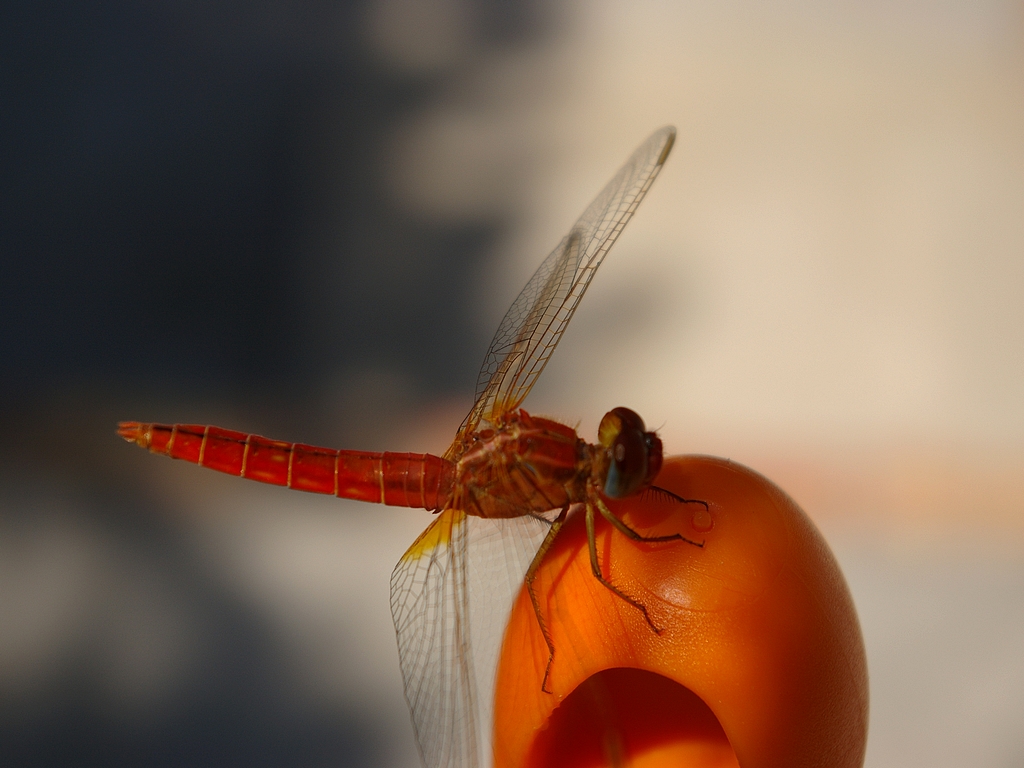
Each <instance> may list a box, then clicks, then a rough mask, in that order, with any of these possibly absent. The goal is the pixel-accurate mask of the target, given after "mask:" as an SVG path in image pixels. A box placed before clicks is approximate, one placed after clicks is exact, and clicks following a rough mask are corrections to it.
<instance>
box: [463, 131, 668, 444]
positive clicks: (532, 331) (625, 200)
mask: <svg viewBox="0 0 1024 768" xmlns="http://www.w3.org/2000/svg"><path fill="white" fill-rule="evenodd" d="M675 136H676V130H675V128H673V127H672V126H666V127H665V128H662V129H661V130H659V131H657V132H655V133H654V134H653V135H652V136H651V137H650V138H648V139H647V141H645V142H644V143H643V144H641V145H640V146H639V147H638V148H637V150H636V151H635V152H634V153H633V155H632V156H631V157H630V158H629V160H627V161H626V164H625V165H624V166H622V168H621V169H620V170H619V172H618V173H617V174H615V177H614V178H613V179H612V180H611V181H610V182H608V184H607V185H606V186H605V188H604V189H602V190H601V193H600V194H599V195H598V196H597V197H596V198H595V199H594V201H593V202H592V203H591V204H590V206H589V207H588V208H587V210H586V211H584V212H583V215H582V216H580V218H579V221H577V222H576V223H575V224H574V225H573V228H572V229H571V230H570V232H569V234H568V235H566V237H565V238H564V239H563V240H562V242H561V243H559V244H558V247H557V248H555V250H554V251H552V252H551V254H550V255H549V256H548V257H547V258H546V259H545V260H544V262H543V263H542V264H541V265H540V267H539V268H538V269H537V271H536V272H535V273H534V274H533V277H531V278H530V280H529V282H527V283H526V287H525V288H523V290H522V292H521V293H520V294H519V296H518V297H517V298H516V300H515V301H514V302H512V306H511V307H510V308H509V310H508V312H507V313H506V314H505V317H504V319H503V320H502V321H501V324H500V325H499V326H498V331H497V333H495V334H494V339H492V341H491V346H490V347H489V348H488V350H487V354H486V355H485V356H484V363H483V366H482V367H481V369H480V375H479V377H478V378H477V388H476V402H475V405H474V406H473V409H472V410H471V411H470V413H469V415H468V416H467V417H466V420H465V421H464V422H463V424H462V428H461V430H460V431H469V430H473V429H475V428H476V426H477V425H478V424H479V422H480V421H481V419H486V420H489V421H493V420H494V419H495V417H497V416H498V415H500V414H502V413H505V412H507V411H510V410H513V409H514V408H517V407H518V406H519V404H520V403H522V402H523V399H524V398H525V397H526V395H527V394H528V393H529V391H530V389H531V388H532V387H533V385H534V383H535V382H536V380H537V377H538V376H539V375H540V373H541V371H542V370H544V366H545V365H546V364H547V361H548V358H550V357H551V353H552V352H554V350H555V347H556V346H557V345H558V342H559V340H560V339H561V338H562V333H563V332H564V331H565V328H566V326H567V325H568V324H569V321H570V320H571V319H572V316H573V313H574V312H575V311H576V307H577V305H578V304H579V302H580V299H581V298H582V297H583V294H584V293H585V292H586V290H587V287H588V286H589V285H590V281H591V280H592V279H593V277H594V273H595V272H596V271H597V268H598V267H599V266H601V262H602V261H603V260H604V257H605V254H607V253H608V249H609V248H611V247H612V244H613V243H614V242H615V240H616V238H618V236H619V233H620V232H622V229H623V227H625V226H626V223H627V222H628V221H629V219H630V218H631V217H632V216H633V212H634V211H636V208H637V206H638V205H639V204H640V201H641V200H643V198H644V195H646V194H647V190H648V189H649V188H650V186H651V184H652V183H653V182H654V179H655V177H656V176H657V175H658V172H659V171H660V170H661V166H662V165H663V164H664V162H665V158H667V157H668V153H669V151H670V150H671V149H672V144H673V142H674V141H675Z"/></svg>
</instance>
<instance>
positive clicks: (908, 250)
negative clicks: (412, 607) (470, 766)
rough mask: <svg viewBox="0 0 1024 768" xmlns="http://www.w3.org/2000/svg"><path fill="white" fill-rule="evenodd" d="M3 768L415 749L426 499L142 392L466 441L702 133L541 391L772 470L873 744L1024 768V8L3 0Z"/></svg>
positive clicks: (992, 0) (588, 422) (568, 411)
mask: <svg viewBox="0 0 1024 768" xmlns="http://www.w3.org/2000/svg"><path fill="white" fill-rule="evenodd" d="M4 17H5V22H4V24H3V25H2V26H3V28H2V30H0V71H2V72H3V73H4V74H3V78H2V80H0V100H2V101H0V113H2V114H3V118H2V119H0V140H2V144H3V146H4V151H3V153H2V155H0V195H2V206H0V222H2V223H0V437H2V439H0V451H2V456H0V756H2V757H0V763H3V764H4V765H11V766H56V765H62V766H76V765H82V766H85V765H125V766H128V765H131V766H162V765H210V766H220V765H234V764H246V765H251V766H260V765H268V766H270V765H273V766H281V765H303V766H321V765H322V766H414V765H417V756H416V751H415V746H414V744H413V739H412V729H411V726H410V724H409V719H408V715H407V712H406V707H405V702H404V699H403V697H402V692H401V679H400V675H399V672H398V664H397V652H396V649H395V643H394V636H393V630H392V626H391V618H390V612H389V608H388V578H389V574H390V571H391V568H392V566H393V564H394V563H395V562H396V561H397V559H398V558H399V556H400V555H401V553H402V552H403V551H404V549H405V548H406V546H408V544H409V543H410V542H411V541H412V540H413V538H414V537H415V536H416V534H417V533H418V532H419V530H421V529H422V528H423V527H424V526H425V525H426V523H427V522H428V516H427V514H426V513H425V512H423V511H422V510H421V511H418V512H417V511H415V510H395V509H387V508H381V507H375V506H372V505H360V504H356V503H348V502H339V501H337V500H333V499H331V498H327V497H314V496H306V495H303V494H296V493H289V492H287V491H285V490H283V489H279V488H271V487H267V486H261V485H257V484H252V483H244V482H241V481H238V480H236V479H233V478H229V477H226V476H221V475H217V474H215V473H212V472H204V471H200V470H198V469H197V468H195V467H192V466H189V465H186V464H183V463H180V462H171V461H167V460H162V459H158V458H154V457H152V456H148V455H147V454H145V453H144V452H142V451H140V450H138V449H134V448H131V447H130V446H127V445H125V444H124V443H123V442H121V441H120V440H119V439H118V438H117V437H116V436H115V435H114V426H115V422H116V421H117V420H119V419H141V420H145V421H163V422H191V423H214V424H219V425H222V426H225V427H229V428H235V429H242V430H246V431H253V432H258V433H261V434H266V435H270V436H273V437H276V438H280V439H285V440H292V441H302V442H307V443H313V444H322V445H328V446H333V447H347V448H363V449H376V450H382V449H389V450H415V451H434V452H438V451H442V450H443V449H444V448H445V446H446V445H447V443H448V442H449V441H450V440H451V437H452V435H453V434H454V430H455V428H456V427H457V426H458V424H459V422H460V421H461V418H462V416H463V415H464V414H465V412H466V411H467V410H468V408H469V406H470V404H471V399H472V394H473V386H474V383H475V378H476V369H477V366H478V365H479V362H480V361H481V359H482V357H483V353H484V351H485V349H486V346H487V342H488V340H489V339H490V336H491V334H492V333H493V331H494V329H495V328H496V326H497V323H498V321H499V320H500V318H501V316H502V315H503V313H504V311H505V309H506V308H507V306H508V304H509V303H510V302H511V300H512V299H513V298H514V297H515V295H516V294H517V293H518V291H519V289H520V287H521V286H522V284H523V283H524V281H525V280H526V278H527V277H528V276H529V275H530V273H531V272H532V271H533V269H534V268H535V267H536V265H537V264H539V262H540V260H541V259H542V258H543V257H544V256H545V255H546V254H547V253H548V252H549V251H550V250H551V248H552V247H553V246H554V245H555V244H556V243H557V242H558V240H559V239H560V238H561V237H562V235H563V234H565V232H566V231H567V230H568V228H569V226H570V225H571V223H572V222H573V221H574V220H575V218H576V216H577V215H578V214H579V213H580V212H581V211H582V210H583V208H584V207H585V206H586V204H587V203H588V202H589V201H590V199H591V198H592V197H593V195H595V194H596V193H597V191H598V190H599V189H600V188H601V186H602V185H603V184H604V182H605V181H607V179H608V178H610V177H611V175H612V174H613V173H614V172H615V170H617V168H618V167H619V165H620V164H621V163H622V162H623V161H624V160H625V159H626V157H627V156H628V155H629V153H630V152H631V151H632V150H633V148H634V147H635V146H636V145H637V144H639V143H640V141H642V140H643V139H644V138H645V137H646V136H647V135H648V134H650V133H651V132H652V131H653V130H654V129H655V128H657V127H659V126H661V125H663V124H666V123H672V124H675V125H676V126H677V127H678V129H679V135H678V139H677V143H676V148H675V150H674V152H673V155H672V157H671V158H670V160H669V162H668V163H667V165H666V167H665V169H664V172H663V173H662V174H661V176H660V177H659V179H658V181H657V183H656V184H655V186H654V187H653V189H652V191H651V194H650V196H649V197H648V199H647V200H646V202H645V203H644V205H643V206H642V207H641V208H640V210H639V213H638V214H637V216H636V218H635V220H634V222H633V223H632V224H631V225H630V227H629V229H627V231H626V232H625V234H624V235H623V237H622V238H621V240H620V242H619V244H618V245H617V247H616V249H615V252H614V253H613V254H612V257H611V258H610V259H609V260H608V262H607V264H606V265H605V266H604V267H603V268H602V273H601V274H600V275H599V276H598V278H597V279H596V280H595V282H594V285H593V287H592V289H591V291H590V295H589V296H588V298H587V300H586V301H585V302H584V303H583V304H582V306H581V309H580V311H579V313H578V314H577V316H576V319H575V321H574V323H573V325H572V327H571V328H570V329H569V331H568V332H567V333H566V335H565V338H564V340H563V343H562V345H561V347H560V348H559V351H558V353H557V354H556V355H555V357H554V358H553V361H552V363H551V364H550V366H549V367H548V369H547V371H546V372H545V375H544V377H543V378H542V380H541V383H540V384H539V385H538V387H537V388H536V390H535V392H534V393H533V394H532V395H531V398H530V399H529V400H528V401H527V406H529V408H530V410H531V411H532V412H535V413H542V414H545V415H550V416H554V417H557V418H560V419H564V420H566V421H567V422H568V423H573V424H575V423H579V424H580V425H581V426H580V428H581V431H582V433H583V435H584V436H585V437H587V438H589V439H593V437H594V434H595V432H596V425H597V422H598V420H599V419H600V417H601V415H602V414H603V413H604V412H605V411H606V410H608V409H609V408H611V407H614V406H617V405H627V406H629V407H632V408H634V409H636V410H637V411H639V412H640V413H642V414H643V415H644V417H645V419H646V420H647V421H648V423H649V424H650V425H652V426H654V427H657V428H660V430H661V432H662V435H663V437H664V439H665V444H666V449H667V450H668V451H669V452H671V453H710V454H717V455H722V456H728V457H731V458H732V459H735V460H737V461H741V462H743V463H746V464H748V465H750V466H752V467H754V468H755V469H757V470H759V471H761V472H762V473H764V474H766V475H768V476H769V477H771V478H772V479H774V480H775V481H776V482H777V483H779V484H780V485H781V486H782V487H783V488H785V489H786V490H788V491H789V492H790V494H791V495H793V496H794V498H796V500H797V501H798V502H799V503H800V504H801V505H802V506H803V507H804V508H805V509H806V510H807V512H808V513H809V514H810V515H811V517H812V518H813V519H814V520H815V521H816V523H817V524H818V525H819V527H820V528H821V529H822V530H823V532H824V533H825V535H826V537H827V538H828V540H829V542H830V544H831V545H832V547H833V549H834V551H835V553H836V556H837V557H838V559H839V561H840V564H841V566H842V567H843V569H844V572H845V574H846V576H847V579H848V581H849V584H850V587H851V590H852V592H853V595H854V599H855V601H856V603H857V606H858V609H859V611H860V617H861V621H862V626H863V630H864V635H865V641H866V644H867V649H868V656H869V668H870V673H871V727H870V736H869V745H868V756H867V765H868V766H872V767H877V768H883V767H887V766H930V767H935V766H963V765H973V766H1020V765H1024V652H1022V650H1021V649H1022V648H1024V386H1022V383H1024V300H1022V295H1024V5H1022V4H1021V3H1020V2H1019V1H1014V2H1010V1H1009V0H981V1H980V2H979V1H977V0H975V1H974V2H967V1H966V0H937V1H936V2H931V3H924V2H918V1H917V0H897V2H891V3H877V2H861V1H858V2H854V1H853V0H838V1H834V2H811V0H792V1H790V2H784V3H778V4H774V5H772V6H770V7H768V6H765V5H764V4H761V3H754V2H749V0H734V1H728V2H722V3H678V2H667V1H662V2H657V1H655V0H639V1H636V0H634V1H632V2H627V0H599V1H598V2H591V3H582V2H580V3H542V2H539V1H538V0H534V1H533V2H530V1H529V0H523V1H521V2H498V1H497V0H438V1H437V2H425V1H423V2H420V1H418V0H366V1H365V2H359V3H356V2H348V3H345V2H343V3H328V2H318V1H317V0H312V1H310V2H278V1H277V0H256V1H255V2H250V3H219V4H213V5H208V4H196V3H173V2H161V1H160V0H157V1H155V2H150V3H144V4H143V3H119V2H115V1H113V0H99V1H98V2H90V3H83V2H74V1H73V0H72V1H70V2H63V3H60V2H56V3H20V4H12V5H9V6H8V7H7V8H6V11H5V13H4Z"/></svg>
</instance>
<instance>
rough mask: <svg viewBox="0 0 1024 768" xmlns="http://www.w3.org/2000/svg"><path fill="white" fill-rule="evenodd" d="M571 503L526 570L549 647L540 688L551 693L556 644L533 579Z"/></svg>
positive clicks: (529, 587) (527, 587) (528, 585)
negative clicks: (549, 682) (541, 607)
mask: <svg viewBox="0 0 1024 768" xmlns="http://www.w3.org/2000/svg"><path fill="white" fill-rule="evenodd" d="M569 506H570V505H569V504H566V505H565V506H564V507H563V508H562V511H561V512H559V513H558V517H556V518H555V519H554V520H552V521H551V528H550V529H549V530H548V532H547V535H546V536H545V537H544V541H543V542H541V545H540V548H539V549H538V550H537V554H535V555H534V556H533V562H531V563H530V567H529V568H528V569H527V570H526V577H525V579H524V581H525V582H526V591H527V592H528V593H529V594H530V602H531V603H533V612H534V614H535V615H536V616H537V624H538V625H539V626H540V633H541V634H542V635H543V636H544V644H545V645H547V647H548V664H547V666H546V667H545V668H544V679H543V680H542V681H541V684H540V689H541V690H542V691H543V692H544V693H551V691H549V690H548V677H550V675H551V663H552V662H553V661H554V660H555V644H554V643H553V642H552V641H551V632H550V631H549V630H548V625H547V623H546V622H545V621H544V614H543V613H542V612H541V610H540V600H539V599H538V598H537V593H536V592H535V591H534V589H533V580H534V579H535V578H536V577H537V570H538V569H539V568H540V564H541V562H543V560H544V556H545V555H546V554H547V553H548V550H549V549H551V545H552V544H553V543H554V541H555V537H556V536H557V535H558V532H559V530H561V528H562V524H563V523H564V522H565V518H566V515H568V514H569Z"/></svg>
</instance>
